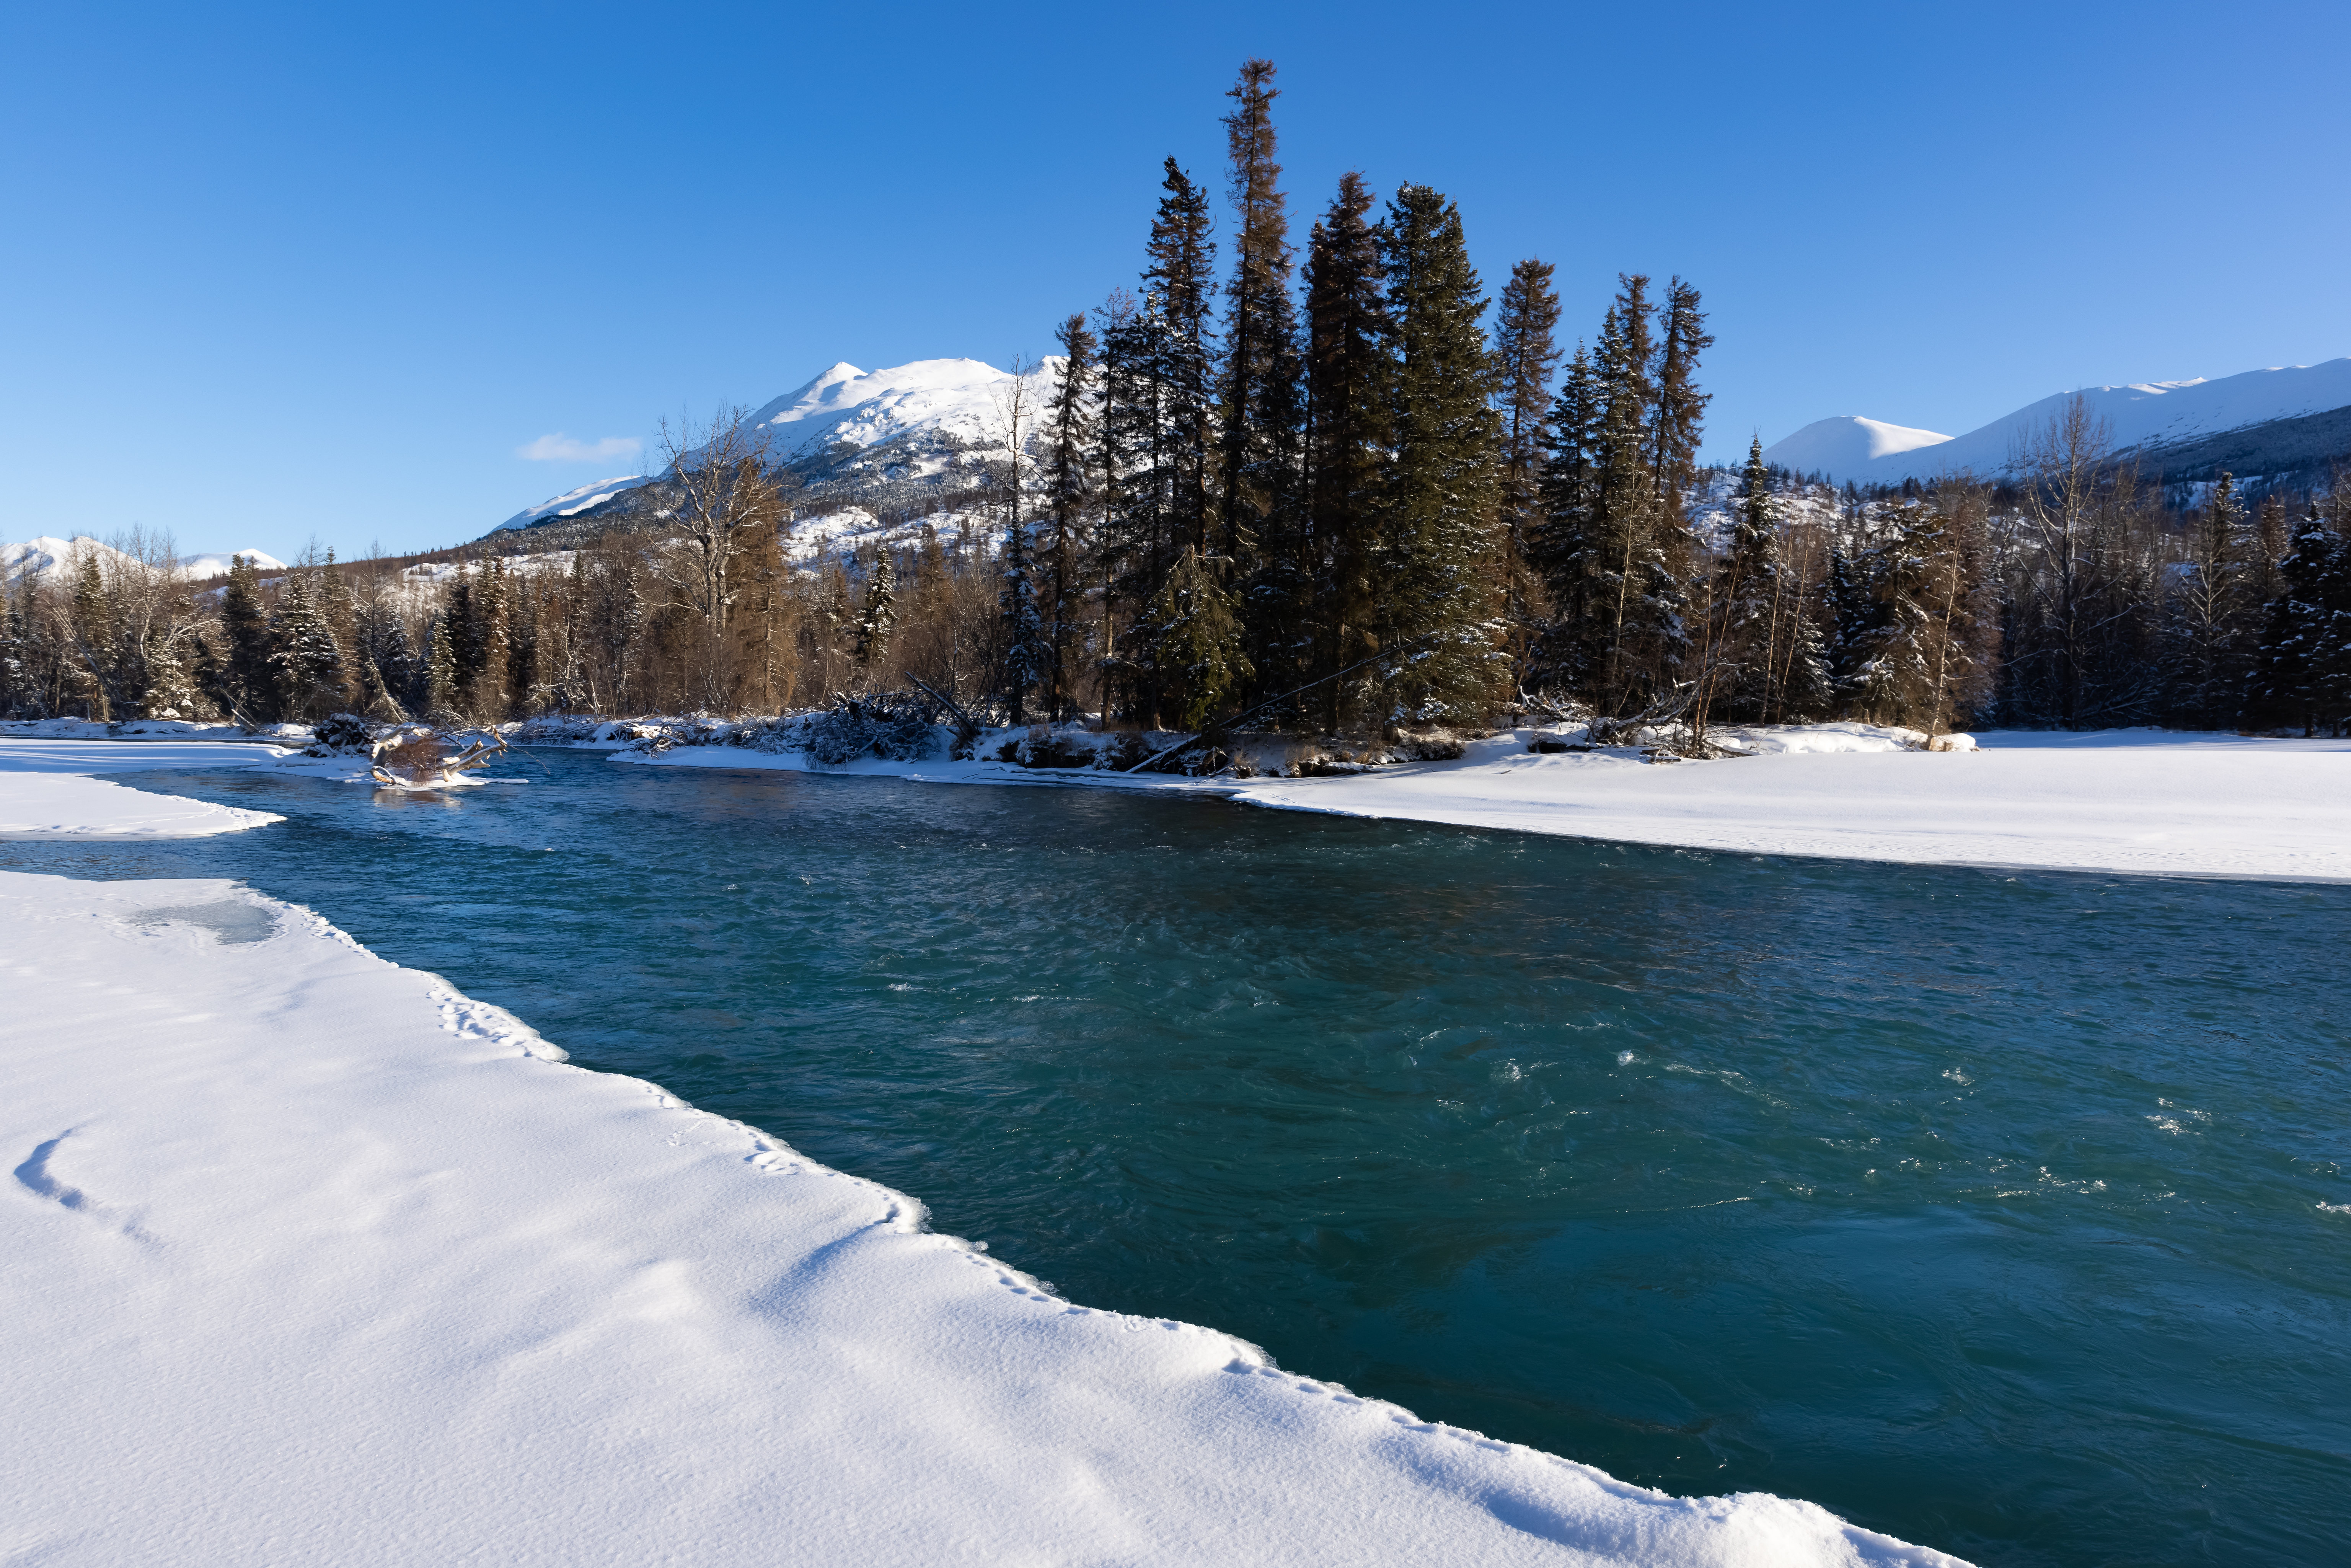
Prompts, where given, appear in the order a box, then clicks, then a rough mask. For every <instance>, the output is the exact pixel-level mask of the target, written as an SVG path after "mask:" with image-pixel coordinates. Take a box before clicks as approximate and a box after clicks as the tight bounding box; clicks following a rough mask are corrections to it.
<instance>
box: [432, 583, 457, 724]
mask: <svg viewBox="0 0 2351 1568" xmlns="http://www.w3.org/2000/svg"><path fill="white" fill-rule="evenodd" d="M464 588H465V582H464V581H463V580H462V579H461V580H459V582H458V583H457V586H456V588H455V589H454V590H452V592H451V598H452V602H451V603H450V604H448V605H447V606H445V607H444V608H443V610H442V612H441V613H440V614H438V615H436V616H434V618H433V630H432V632H431V635H430V636H429V638H428V639H427V646H426V648H425V653H424V716H425V718H426V719H427V720H429V721H430V722H432V723H434V724H436V725H441V726H444V727H447V726H449V725H453V724H455V723H456V722H458V719H457V715H456V712H455V709H456V706H457V693H458V690H459V675H458V669H457V651H458V650H457V644H458V643H459V641H460V627H461V626H462V623H463V617H462V616H461V615H460V613H459V612H458V607H457V605H456V604H455V602H454V601H455V594H456V593H457V592H458V591H463V589H464Z"/></svg>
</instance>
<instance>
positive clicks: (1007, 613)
mask: <svg viewBox="0 0 2351 1568" xmlns="http://www.w3.org/2000/svg"><path fill="white" fill-rule="evenodd" d="M1003 571H1004V585H1003V587H1002V588H1001V589H1000V590H999V591H998V594H997V600H996V607H997V646H998V650H999V653H998V669H999V670H1000V672H1001V674H1000V675H999V682H1000V685H1001V689H1002V691H1003V694H1004V706H1005V710H1006V712H1007V714H1008V716H1009V718H1010V722H1012V723H1013V724H1015V725H1019V724H1025V723H1027V722H1028V720H1027V717H1026V714H1027V712H1028V706H1027V705H1028V698H1029V692H1030V691H1031V690H1032V689H1034V688H1035V686H1036V685H1037V684H1038V683H1039V682H1040V681H1041V680H1042V679H1044V677H1045V674H1046V670H1047V667H1048V664H1049V663H1050V649H1049V648H1048V647H1047V646H1046V642H1045V622H1044V618H1043V616H1041V615H1040V613H1039V612H1038V608H1037V582H1036V567H1035V563H1034V562H1033V561H1032V560H1031V559H1030V558H1029V525H1028V524H1027V523H1024V522H1022V521H1021V520H1020V517H1019V514H1017V513H1016V514H1014V516H1013V518H1012V521H1011V522H1010V523H1009V524H1008V526H1007V527H1006V528H1005V530H1004V560H1003Z"/></svg>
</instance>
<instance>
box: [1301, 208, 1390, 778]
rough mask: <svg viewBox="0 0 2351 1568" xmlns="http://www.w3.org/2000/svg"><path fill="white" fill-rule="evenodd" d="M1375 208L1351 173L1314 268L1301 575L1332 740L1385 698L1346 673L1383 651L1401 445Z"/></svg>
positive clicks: (1325, 223) (1327, 220)
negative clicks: (1390, 461) (1389, 512)
mask: <svg viewBox="0 0 2351 1568" xmlns="http://www.w3.org/2000/svg"><path fill="white" fill-rule="evenodd" d="M1373 200H1374V198H1373V196H1372V193H1371V190H1370V188H1369V187H1368V186H1366V185H1365V184H1364V178H1363V176H1362V175H1361V174H1356V173H1352V172H1351V173H1347V174H1343V175H1341V176H1340V179H1339V193H1338V194H1337V195H1336V196H1335V197H1334V198H1332V203H1331V207H1330V210H1329V211H1328V212H1327V213H1325V214H1323V216H1322V219H1321V220H1320V221H1318V222H1317V223H1316V224H1315V225H1314V228H1313V232H1312V235H1311V237H1310V241H1309V245H1308V250H1307V262H1306V319H1307V352H1306V387H1307V414H1308V418H1307V436H1306V466H1307V519H1308V520H1307V528H1306V532H1305V538H1303V539H1302V540H1301V541H1300V549H1299V555H1300V565H1299V569H1298V570H1299V572H1300V575H1301V577H1303V578H1306V579H1307V580H1309V582H1310V584H1311V593H1312V595H1313V600H1314V603H1313V608H1312V611H1311V614H1310V615H1309V616H1308V618H1307V623H1308V625H1309V628H1310V630H1311V634H1312V637H1313V640H1314V646H1313V649H1312V651H1311V673H1312V674H1313V676H1314V677H1315V678H1317V679H1319V680H1321V681H1322V682H1323V685H1322V687H1321V689H1320V693H1319V695H1320V697H1321V706H1322V715H1321V716H1322V722H1323V726H1324V727H1325V728H1326V729H1329V730H1331V731H1332V732H1334V733H1337V732H1341V731H1345V730H1350V729H1353V728H1355V727H1358V726H1360V725H1361V724H1362V723H1364V720H1365V717H1366V715H1367V714H1368V713H1369V712H1370V709H1369V707H1368V706H1367V704H1368V703H1369V702H1370V701H1371V700H1372V698H1373V697H1374V695H1375V692H1376V683H1375V682H1374V680H1372V679H1371V677H1369V676H1368V675H1367V676H1364V677H1363V678H1360V679H1353V680H1344V681H1343V680H1340V679H1337V678H1336V677H1337V676H1338V674H1339V672H1341V671H1343V670H1346V669H1348V668H1350V667H1352V666H1353V665H1355V664H1360V663H1361V662H1362V661H1364V659H1366V658H1368V657H1369V656H1370V655H1371V654H1372V653H1374V652H1375V651H1376V646H1377V644H1376V643H1375V642H1374V639H1375V638H1376V636H1377V635H1378V632H1377V628H1376V626H1375V625H1374V621H1375V614H1376V605H1377V594H1376V592H1375V591H1374V579H1375V576H1376V572H1377V558H1378V545H1379V526H1380V512H1381V500H1382V494H1383V491H1382V482H1383V474H1384V466H1385V465H1386V461H1387V454H1388V450H1389V448H1390V447H1391V446H1392V445H1393V444H1395V395H1394V388H1395V361H1393V360H1392V359H1391V358H1390V357H1389V353H1388V342H1389V339H1390V338H1391V336H1392V335H1393V330H1394V329H1393V324H1392V323H1391V322H1390V321H1389V319H1388V310H1387V296H1386V292H1385V277H1386V274H1385V272H1384V268H1383V265H1382V262H1381V259H1380V246H1379V235H1378V231H1377V229H1376V228H1375V227H1374V225H1373V224H1372V223H1371V222H1370V221H1369V214H1370V213H1371V210H1372V203H1373Z"/></svg>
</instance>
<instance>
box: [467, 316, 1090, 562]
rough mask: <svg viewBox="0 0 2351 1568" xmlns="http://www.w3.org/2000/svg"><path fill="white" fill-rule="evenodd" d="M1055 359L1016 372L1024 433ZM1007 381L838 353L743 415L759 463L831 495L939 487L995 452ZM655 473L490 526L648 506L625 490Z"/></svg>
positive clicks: (972, 369) (1051, 379)
mask: <svg viewBox="0 0 2351 1568" xmlns="http://www.w3.org/2000/svg"><path fill="white" fill-rule="evenodd" d="M1062 363H1063V361H1062V360H1061V358H1060V357H1059V356H1050V357H1048V358H1047V359H1045V360H1044V361H1040V363H1039V364H1038V366H1037V368H1036V369H1035V370H1034V371H1030V372H1029V375H1028V376H1027V377H1026V378H1025V382H1026V384H1025V386H1024V387H1023V388H1022V389H1021V390H1022V396H1023V399H1024V401H1025V403H1026V415H1025V417H1026V419H1027V420H1028V422H1029V432H1030V434H1034V433H1035V432H1036V431H1037V430H1040V429H1041V428H1042V419H1043V414H1044V410H1045V405H1046V403H1047V402H1048V401H1049V400H1050V398H1051V396H1052V394H1053V390H1054V387H1055V386H1056V384H1057V383H1058V382H1059V381H1060V378H1061V365H1062ZM1013 382H1014V377H1013V375H1012V373H1011V372H1010V371H999V370H998V369H997V368H996V367H995V366H994V365H990V364H987V363H985V362H983V361H979V360H916V361H913V362H912V363H910V364H904V365H893V366H890V367H888V368H887V369H884V370H878V371H862V370H860V369H858V368H857V367H856V366H855V365H852V364H851V363H849V362H848V361H841V362H840V363H839V364H835V365H833V366H831V367H830V368H828V369H827V370H825V371H823V372H822V373H821V374H820V375H818V376H817V377H815V379H813V380H811V381H810V382H807V383H805V384H804V385H801V386H798V387H795V388H793V389H792V390H791V391H790V392H786V393H784V395H783V396H781V397H779V398H777V399H776V400H775V401H773V402H769V403H767V404H766V405H764V406H762V407H761V408H759V409H758V411H757V412H756V413H753V414H752V415H751V416H750V421H749V423H750V427H751V429H752V430H753V432H754V433H755V435H756V438H757V439H758V441H759V442H760V443H761V444H762V445H763V446H764V448H765V450H766V452H767V454H768V461H769V462H770V463H772V464H774V465H776V466H778V467H779V468H783V469H786V470H789V472H791V473H793V474H795V475H797V476H799V478H800V479H801V480H802V481H803V482H804V483H806V484H808V485H810V486H812V487H815V488H817V489H819V490H820V491H821V492H822V493H825V494H827V495H829V496H831V497H834V498H841V497H848V498H852V499H858V500H862V499H868V498H872V497H877V496H883V495H887V494H889V493H891V492H893V491H901V490H904V489H907V488H922V487H932V488H945V487H946V485H945V481H946V479H947V478H948V477H949V476H953V475H955V474H956V473H958V472H972V471H976V470H977V468H978V467H981V466H984V465H986V463H987V461H988V459H989V458H991V457H1000V456H1001V455H1002V454H1003V452H1004V443H1005V422H1006V418H1007V416H1008V411H1009V405H1010V401H1011V400H1010V397H1009V394H1010V392H1012V390H1013ZM659 477H660V476H657V475H652V476H648V475H629V476H622V477H621V478H617V479H600V480H598V481H597V482H596V483H595V484H593V485H583V486H580V488H579V489H577V490H572V491H569V492H567V493H566V494H564V495H561V496H557V497H552V498H550V499H549V500H546V501H542V502H540V503H539V504H538V506H536V507H528V508H526V509H525V510H523V511H520V512H517V513H516V514H515V515H514V516H513V517H508V518H507V520H506V521H505V522H503V523H500V524H499V525H498V527H497V528H494V529H492V530H491V531H492V532H494V533H496V532H499V531H502V530H506V529H515V528H547V527H549V526H552V525H556V524H559V523H563V522H568V521H570V520H572V519H575V518H579V519H582V520H583V521H584V522H587V523H594V522H596V521H597V520H598V519H599V518H600V517H619V516H620V515H622V514H625V513H633V512H634V511H635V510H638V509H641V508H643V507H649V506H651V505H653V504H654V503H650V502H647V501H645V500H644V499H643V498H642V497H637V496H634V495H632V494H631V492H632V491H636V490H640V489H644V488H645V487H647V486H657V484H658V480H659ZM647 493H648V494H651V493H652V492H651V491H650V490H649V491H648V492H647ZM574 531H576V530H574Z"/></svg>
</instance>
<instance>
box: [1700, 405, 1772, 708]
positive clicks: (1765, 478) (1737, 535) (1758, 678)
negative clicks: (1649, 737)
mask: <svg viewBox="0 0 2351 1568" xmlns="http://www.w3.org/2000/svg"><path fill="white" fill-rule="evenodd" d="M1733 517H1734V518H1735V521H1734V522H1733V523H1732V524H1731V530H1730V544H1729V549H1727V550H1726V551H1724V553H1723V558H1722V560H1721V562H1720V563H1719V565H1718V566H1717V567H1716V569H1715V573H1714V586H1713V591H1712V593H1711V595H1710V596H1709V600H1708V610H1709V612H1710V614H1709V619H1708V626H1707V648H1706V658H1705V663H1704V667H1703V670H1702V672H1701V676H1700V678H1701V679H1702V680H1704V681H1706V683H1707V685H1708V689H1707V690H1705V691H1703V692H1701V693H1700V694H1699V696H1698V701H1699V704H1700V706H1701V708H1702V709H1703V708H1704V707H1706V706H1708V705H1711V704H1716V703H1719V705H1720V708H1721V716H1723V717H1724V718H1726V719H1729V720H1730V721H1732V722H1734V723H1735V722H1740V721H1761V720H1768V719H1770V718H1771V716H1772V715H1773V713H1774V712H1775V711H1776V710H1777V709H1778V708H1779V706H1781V702H1780V691H1779V685H1780V675H1781V670H1782V643H1783V639H1785V638H1786V637H1787V636H1788V635H1789V634H1790V633H1791V632H1792V631H1793V628H1792V626H1790V625H1787V624H1784V623H1783V612H1785V610H1786V609H1787V608H1788V605H1787V597H1788V596H1787V594H1786V592H1785V590H1784V587H1783V585H1782V581H1781V572H1780V521H1779V517H1778V515H1777V513H1776V510H1775V508H1774V507H1773V505H1772V498H1771V473H1770V472H1769V470H1767V469H1766V468H1765V467H1764V465H1763V439H1762V437H1761V436H1757V437H1755V438H1754V439H1753V440H1751V441H1750V443H1749V444H1748V448H1747V466H1746V468H1745V469H1744V470H1742V471H1741V473H1740V480H1739V505H1738V509H1737V511H1736V512H1735V513H1733Z"/></svg>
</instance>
